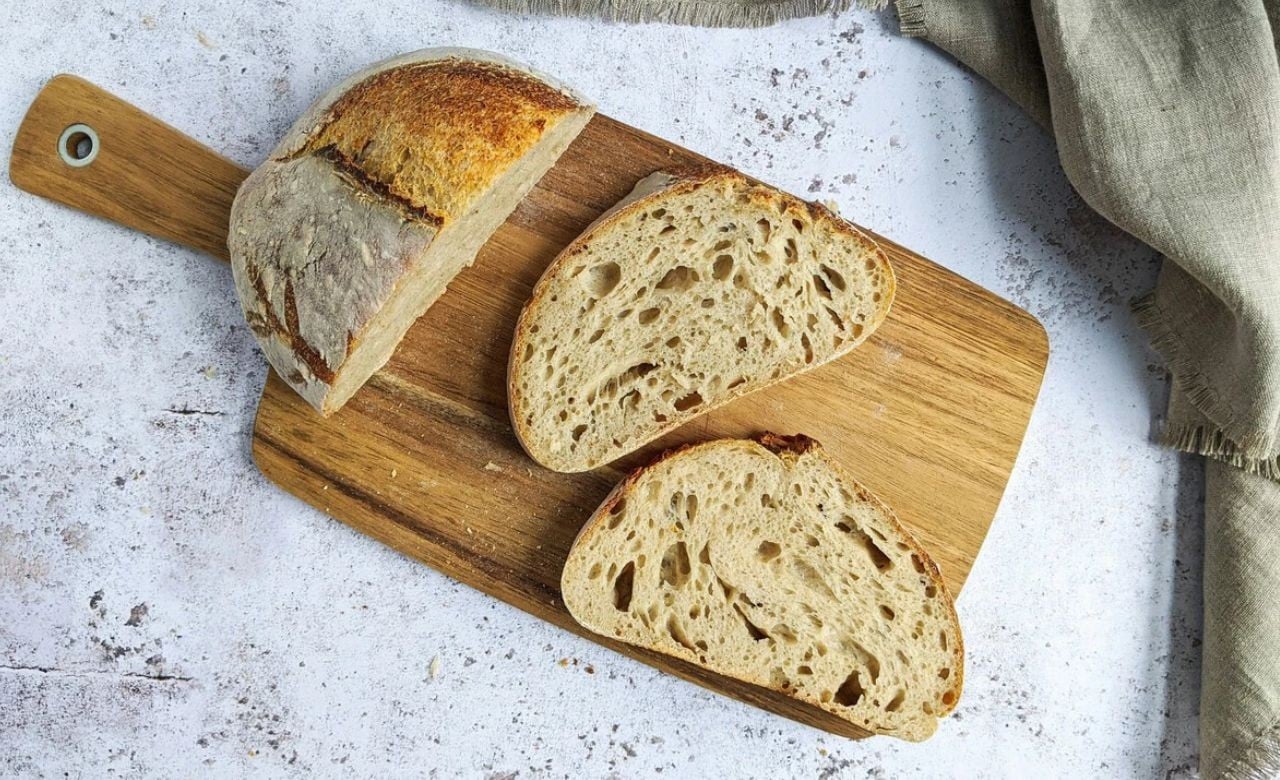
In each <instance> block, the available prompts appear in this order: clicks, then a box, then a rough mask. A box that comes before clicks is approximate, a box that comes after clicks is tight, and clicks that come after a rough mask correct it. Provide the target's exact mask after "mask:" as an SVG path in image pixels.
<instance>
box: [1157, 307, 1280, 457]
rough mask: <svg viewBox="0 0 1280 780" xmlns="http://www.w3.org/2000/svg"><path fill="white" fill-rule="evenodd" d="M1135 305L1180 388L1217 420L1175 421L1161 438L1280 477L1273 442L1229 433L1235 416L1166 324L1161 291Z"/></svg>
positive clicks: (1166, 442) (1181, 447)
mask: <svg viewBox="0 0 1280 780" xmlns="http://www.w3.org/2000/svg"><path fill="white" fill-rule="evenodd" d="M1132 308H1133V316H1134V318H1135V319H1136V320H1137V321H1138V325H1139V327H1141V328H1142V329H1143V330H1144V331H1145V332H1146V333H1147V335H1148V336H1149V337H1150V339H1151V346H1152V347H1154V348H1155V350H1156V352H1159V353H1160V356H1161V357H1163V358H1164V359H1165V362H1167V363H1168V364H1169V368H1170V370H1171V371H1172V372H1173V376H1174V381H1176V382H1177V383H1178V387H1179V389H1181V390H1182V391H1183V392H1184V393H1186V394H1187V400H1188V401H1190V402H1191V405H1192V406H1194V407H1195V408H1197V409H1199V410H1200V411H1201V412H1202V413H1203V414H1204V416H1205V417H1208V418H1209V419H1210V420H1212V421H1213V422H1214V425H1213V426H1205V425H1195V426H1187V425H1182V426H1179V425H1176V424H1174V423H1173V422H1172V421H1170V423H1169V424H1168V425H1167V426H1166V427H1165V430H1164V434H1163V435H1162V436H1161V443H1162V444H1164V445H1165V446H1167V447H1173V448H1174V449H1178V450H1182V451H1184V452H1192V453H1196V454H1198V455H1204V456H1205V457H1209V458H1214V459H1216V460H1220V461H1223V462H1224V463H1229V464H1231V465H1232V466H1235V467H1236V468H1241V469H1244V470H1245V471H1248V472H1249V473H1251V474H1258V475H1260V476H1262V477H1265V478H1266V479H1270V480H1277V481H1280V455H1270V454H1267V452H1266V449H1265V448H1266V445H1267V442H1258V441H1255V440H1256V439H1257V437H1256V436H1253V437H1245V438H1243V439H1240V438H1237V437H1234V436H1232V435H1231V434H1229V433H1228V432H1227V430H1228V428H1230V427H1231V421H1232V417H1233V415H1232V413H1231V411H1230V410H1229V409H1227V408H1226V406H1225V405H1224V404H1223V403H1222V400H1221V398H1220V397H1219V396H1218V393H1217V391H1216V390H1214V389H1213V388H1212V387H1211V386H1210V385H1209V382H1208V379H1206V378H1205V376H1204V374H1202V373H1201V372H1200V370H1199V368H1197V367H1196V366H1195V365H1194V364H1193V363H1192V362H1191V361H1190V360H1188V359H1187V357H1186V355H1185V350H1183V349H1182V345H1181V342H1180V341H1179V340H1178V336H1177V334H1176V333H1174V332H1173V331H1172V330H1170V329H1169V327H1168V326H1167V325H1166V323H1165V318H1164V313H1163V312H1162V311H1161V309H1160V305H1159V304H1158V303H1156V301H1155V293H1151V294H1148V295H1146V296H1143V297H1142V298H1139V299H1137V300H1135V301H1134V302H1133V307H1132ZM1260 451H1261V454H1259V453H1260Z"/></svg>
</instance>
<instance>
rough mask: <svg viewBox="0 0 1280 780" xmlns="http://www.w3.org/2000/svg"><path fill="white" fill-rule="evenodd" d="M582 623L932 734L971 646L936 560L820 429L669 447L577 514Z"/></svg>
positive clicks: (910, 735) (879, 722) (901, 730)
mask: <svg viewBox="0 0 1280 780" xmlns="http://www.w3.org/2000/svg"><path fill="white" fill-rule="evenodd" d="M561 591H562V593H563V598H564V603H565V606H566V607H568V609H569V612H570V613H572V614H573V617H574V618H575V619H576V620H577V621H578V622H579V623H581V624H582V625H583V626H585V627H587V628H588V629H590V630H592V631H595V632H596V633H599V634H602V635H604V636H606V637H610V638H612V639H618V640H621V641H623V642H628V643H630V644H633V645H637V646H639V647H643V648H647V649H650V650H656V651H658V652H660V653H665V654H667V655H671V656H675V657H677V658H682V659H684V660H686V661H691V662H693V663H696V664H701V665H702V666H705V667H706V668H708V669H711V670H712V671H715V672H718V673H720V674H723V675H727V676H729V677H734V678H736V679H739V680H743V681H745V682H748V683H753V684H755V685H760V686H765V687H768V688H772V689H774V690H777V691H781V692H783V693H785V694H787V695H789V696H792V697H795V698H797V699H800V700H801V701H805V702H808V703H809V704H813V705H815V706H817V707H821V708H822V709H824V710H827V711H828V712H831V713H834V714H836V715H838V716H840V717H841V718H844V719H845V720H848V721H849V722H851V723H854V724H856V725H858V726H859V727H861V728H864V729H866V730H867V731H870V732H872V733H877V734H889V735H893V736H896V737H901V738H903V739H908V740H921V739H924V738H926V737H928V736H929V735H931V734H932V733H933V732H934V730H935V728H936V724H937V719H938V718H940V717H942V716H944V715H946V714H947V713H948V712H950V711H951V710H952V709H953V708H954V707H955V705H956V700H957V698H958V697H959V695H960V689H961V684H962V680H963V676H964V648H963V640H962V638H961V634H960V625H959V622H958V620H957V618H956V612H955V606H954V604H953V602H952V600H951V596H950V595H949V594H948V592H947V588H946V586H945V585H944V584H943V582H942V577H941V576H940V574H939V572H938V567H937V566H936V565H935V564H934V563H933V561H932V560H930V558H929V556H928V555H927V554H926V553H925V551H924V550H923V549H922V548H921V547H920V544H919V543H918V542H917V541H916V540H915V539H914V538H912V536H911V535H910V534H909V533H907V531H906V530H905V529H904V528H903V527H902V526H901V525H899V524H898V521H897V519H896V518H895V517H894V514H893V512H892V511H890V510H889V508H888V507H887V506H885V505H884V504H883V503H881V502H880V500H879V499H877V498H876V497H875V496H873V495H871V494H870V493H868V492H867V491H866V490H865V489H864V488H862V486H860V485H859V484H858V483H857V482H855V481H853V480H852V479H850V478H849V477H848V476H846V475H845V474H844V473H842V471H841V470H840V469H839V468H838V467H837V466H836V464H835V463H833V462H832V461H831V459H830V458H829V457H828V456H827V455H826V454H825V453H824V452H823V451H822V449H821V447H819V446H818V444H817V443H816V442H814V441H813V440H811V439H807V438H805V437H803V436H798V437H782V436H773V435H768V434H766V435H765V436H763V437H762V438H761V439H760V441H759V442H755V441H742V440H722V441H715V442H710V443H707V444H700V445H696V446H692V447H686V448H683V449H680V450H677V451H675V452H673V453H668V454H667V455H665V456H663V457H662V458H660V459H658V460H657V461H656V462H655V463H653V464H652V465H649V466H646V467H644V468H641V469H638V470H637V471H635V472H634V473H633V474H631V476H629V477H628V478H627V479H626V480H625V481H624V482H622V484H620V485H619V486H618V487H617V488H616V489H615V490H614V491H613V492H612V493H611V494H610V495H609V497H608V498H607V499H605V501H604V503H603V504H602V505H601V506H600V508H599V509H597V510H596V512H595V514H593V515H592V516H591V519H590V520H588V521H587V524H586V525H585V526H584V527H583V529H582V531H581V533H580V534H579V536H578V538H577V540H576V541H575V542H574V544H573V547H572V549H571V550H570V551H569V556H568V560H567V561H566V563H565V566H564V571H563V574H562V578H561Z"/></svg>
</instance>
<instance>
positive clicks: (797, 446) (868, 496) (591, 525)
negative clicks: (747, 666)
mask: <svg viewBox="0 0 1280 780" xmlns="http://www.w3.org/2000/svg"><path fill="white" fill-rule="evenodd" d="M744 446H747V447H750V446H759V447H761V448H763V449H765V450H767V451H768V452H770V453H772V454H773V455H774V456H775V457H777V458H779V459H782V460H785V461H792V462H794V461H796V460H798V459H800V458H802V457H806V456H813V457H818V458H821V459H822V460H823V462H824V463H825V464H826V465H827V466H828V467H829V468H830V469H831V470H832V471H834V472H835V473H836V474H838V475H839V477H840V478H841V480H842V481H843V483H844V484H846V485H848V486H849V487H851V488H853V489H854V491H855V493H856V494H857V496H858V498H859V499H860V500H862V501H865V502H867V503H869V504H872V505H874V506H875V507H876V508H877V509H879V510H880V511H881V512H882V513H883V515H884V517H885V519H886V520H887V521H888V522H889V524H890V525H891V526H892V527H893V528H894V530H896V531H897V532H898V533H899V534H900V536H901V538H902V539H904V540H905V541H906V542H907V544H908V545H909V546H910V547H911V552H913V553H914V554H915V555H916V556H917V557H918V558H919V560H920V561H921V563H922V564H923V568H924V575H925V576H926V577H928V578H929V582H930V583H931V584H932V585H933V586H934V587H936V588H937V589H938V592H939V593H940V594H942V597H943V598H942V599H941V602H942V603H943V604H945V605H946V607H947V616H946V617H947V622H948V623H949V624H950V625H951V627H952V629H953V631H954V635H955V642H954V643H953V644H951V645H950V646H949V647H948V651H949V652H950V653H951V656H952V658H953V660H954V663H953V665H952V667H951V668H952V670H953V674H952V677H951V678H949V679H950V680H951V686H950V688H948V690H949V691H950V693H951V694H952V698H951V702H950V704H946V705H944V707H943V708H942V709H939V710H937V712H936V713H935V717H936V718H938V719H940V718H943V717H945V716H946V715H948V714H950V713H951V712H952V711H953V710H954V709H955V708H956V706H957V704H958V703H959V700H960V694H961V692H962V690H963V688H964V634H963V632H962V631H961V629H960V618H959V616H958V615H957V614H956V610H955V599H954V598H953V597H952V595H951V591H950V589H949V588H948V587H947V584H946V582H945V581H944V580H943V578H942V572H941V570H940V569H939V567H938V564H937V563H936V562H935V561H934V560H933V558H932V557H930V556H929V554H928V552H926V551H925V549H924V547H923V546H921V544H920V542H919V540H917V539H916V538H915V536H914V535H912V534H911V532H910V531H908V530H907V529H906V528H905V527H904V526H903V525H902V522H901V521H900V520H899V519H898V516H897V514H895V513H894V511H893V510H892V509H891V508H890V507H889V506H888V505H887V504H885V503H884V501H882V500H881V499H880V498H879V497H878V496H876V495H875V494H874V493H872V492H871V491H869V490H867V489H866V488H865V487H863V485H862V483H860V482H858V481H857V480H855V479H853V478H852V477H851V476H850V475H849V473H848V472H847V471H845V470H844V469H843V468H842V467H841V466H840V464H839V463H837V462H836V461H835V460H833V459H832V458H831V457H830V456H829V455H828V454H827V453H826V451H825V450H824V449H823V448H822V445H821V444H820V443H819V442H818V441H816V440H815V439H812V438H810V437H808V436H805V435H803V434H796V435H792V436H786V435H780V434H776V433H770V432H764V433H761V434H758V435H756V436H753V437H752V438H750V439H717V440H713V441H707V442H695V443H690V444H683V445H681V446H679V447H674V448H672V449H669V450H667V451H665V452H662V453H661V454H659V455H658V456H657V457H655V458H654V459H653V460H652V461H650V462H649V463H647V464H645V465H643V466H639V467H637V468H635V469H633V470H632V471H631V472H630V473H629V474H627V476H626V477H625V478H624V479H623V480H622V481H621V482H619V483H618V484H617V486H615V487H614V489H613V490H612V491H610V493H609V495H608V496H606V497H605V499H604V500H603V501H602V502H601V504H600V506H599V507H598V508H597V509H596V510H595V512H593V513H592V514H591V516H590V517H589V518H587V521H586V522H585V523H584V524H583V526H582V528H581V529H580V530H579V531H578V534H577V536H576V537H575V538H574V541H573V544H572V546H571V550H570V556H572V554H573V553H572V550H573V549H576V548H577V547H579V546H580V545H582V544H583V543H584V542H586V541H587V540H589V539H590V538H591V537H593V536H594V535H595V534H597V533H599V532H600V530H601V528H602V527H603V526H604V524H605V523H606V522H607V521H608V519H609V517H610V515H611V514H612V512H613V509H614V507H616V506H617V505H618V504H619V502H623V501H629V500H630V499H632V497H633V496H634V495H635V488H636V485H637V483H639V481H640V480H641V479H642V478H644V477H645V476H646V475H647V474H649V473H650V472H652V471H653V470H654V469H655V468H657V467H658V466H660V465H662V464H664V463H666V462H668V461H670V460H673V459H675V458H680V457H688V456H695V455H697V454H699V453H700V452H704V451H706V450H711V449H716V448H728V447H744ZM571 573H572V572H571V571H570V569H569V567H567V566H566V567H565V569H564V570H563V572H562V576H561V583H560V589H561V591H562V592H564V591H566V590H569V582H568V579H569V575H571ZM587 628H590V627H589V626H588V627H587ZM648 649H650V650H653V651H654V652H661V653H664V654H668V653H665V652H664V651H663V650H662V649H660V648H656V647H650V648H648ZM682 660H686V661H691V662H692V663H697V660H696V659H691V658H683V659H682ZM726 676H729V677H733V678H734V679H739V680H741V681H743V682H746V683H750V684H752V685H758V686H760V687H763V688H768V689H770V690H773V691H776V692H778V693H783V694H787V695H792V692H791V691H786V690H783V689H782V688H780V687H777V686H773V685H771V684H770V682H769V680H768V679H766V678H765V677H763V676H761V677H756V678H748V677H746V676H736V675H729V674H726ZM808 703H809V704H812V705H813V706H816V707H819V708H821V709H823V710H826V711H827V712H830V713H832V714H834V715H837V716H842V712H841V711H840V710H838V709H836V708H835V707H834V706H832V705H830V704H823V703H821V702H813V701H810V702H808ZM851 722H853V721H851ZM855 725H858V726H862V724H855ZM933 730H934V729H933V728H930V729H928V730H927V731H918V732H915V731H907V732H902V733H898V732H885V733H892V735H893V736H899V737H902V738H904V739H908V740H911V741H919V740H922V739H926V738H927V737H929V736H930V735H931V734H932V733H933Z"/></svg>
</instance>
